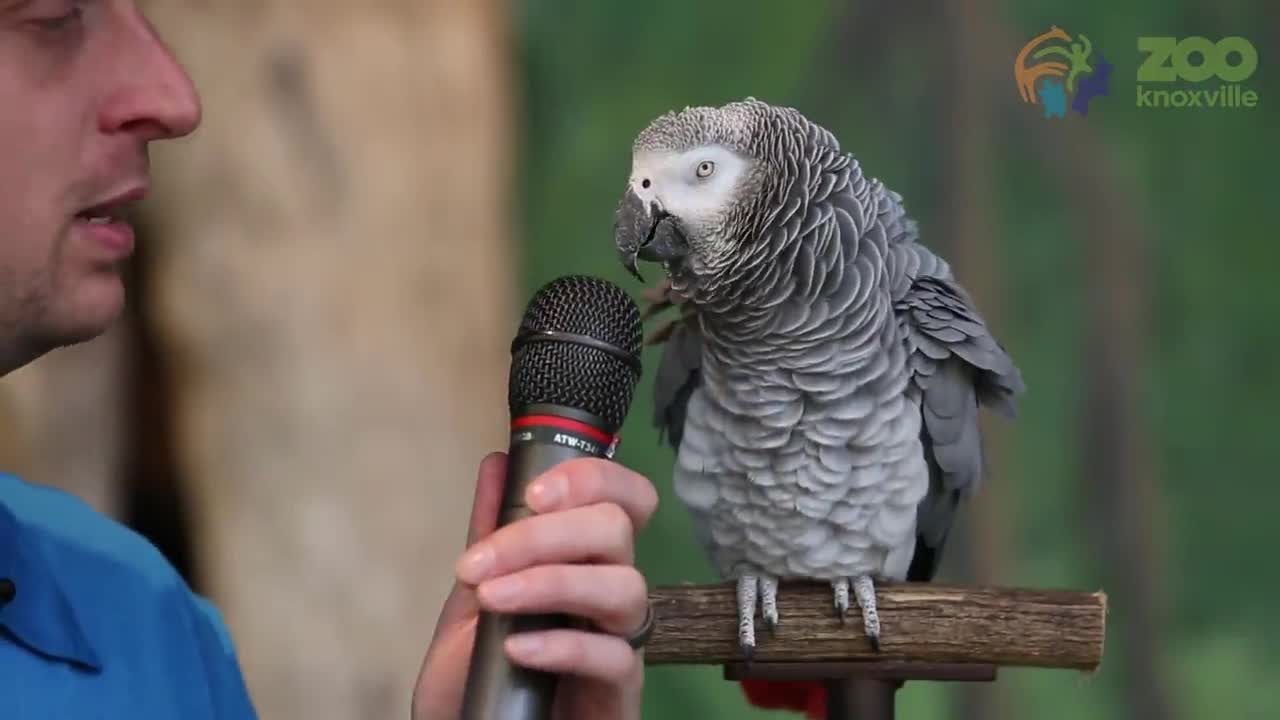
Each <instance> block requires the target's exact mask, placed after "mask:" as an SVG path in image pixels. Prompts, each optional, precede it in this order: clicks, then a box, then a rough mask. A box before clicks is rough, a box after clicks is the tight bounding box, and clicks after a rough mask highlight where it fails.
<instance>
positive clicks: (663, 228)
mask: <svg viewBox="0 0 1280 720" xmlns="http://www.w3.org/2000/svg"><path fill="white" fill-rule="evenodd" d="M613 242H614V245H616V246H617V248H618V256H619V257H620V258H621V259H622V265H623V267H625V268H626V269H627V272H629V273H631V274H632V275H633V276H635V278H636V279H637V280H639V281H640V282H644V277H643V276H641V275H640V270H639V269H638V268H637V267H636V261H637V260H647V261H649V262H666V263H669V262H671V261H674V260H679V259H681V258H683V257H684V256H686V255H688V254H689V243H688V241H687V240H686V239H685V237H684V233H683V232H681V231H680V228H679V224H678V223H677V222H676V219H675V218H674V217H672V216H671V215H669V214H668V213H667V212H666V211H664V210H663V209H662V208H661V207H660V206H658V205H656V204H653V203H647V202H645V201H644V200H643V199H642V198H641V197H640V196H639V195H636V193H635V191H633V190H632V189H631V188H627V191H626V193H624V194H623V196H622V202H621V203H620V204H619V205H618V212H617V216H616V217H615V220H614V224H613Z"/></svg>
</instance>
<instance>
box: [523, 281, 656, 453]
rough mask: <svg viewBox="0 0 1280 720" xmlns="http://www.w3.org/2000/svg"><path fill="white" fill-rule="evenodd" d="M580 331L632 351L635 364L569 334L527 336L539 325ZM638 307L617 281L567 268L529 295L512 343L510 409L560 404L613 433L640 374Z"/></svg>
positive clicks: (543, 328) (540, 329)
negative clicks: (569, 272)
mask: <svg viewBox="0 0 1280 720" xmlns="http://www.w3.org/2000/svg"><path fill="white" fill-rule="evenodd" d="M547 331H551V332H560V333H573V334H576V335H584V336H587V337H590V338H593V339H595V340H597V341H599V342H602V343H605V344H607V345H610V346H612V347H613V348H616V349H617V350H618V351H620V352H622V353H624V354H625V355H626V356H629V357H631V358H634V360H635V363H636V367H632V366H630V365H629V364H628V363H627V362H625V361H624V360H623V359H622V358H619V357H616V356H615V355H613V354H610V353H609V352H606V351H605V350H602V349H600V348H596V347H591V346H589V345H584V344H581V343H577V342H573V341H571V340H567V339H558V338H557V339H540V340H536V341H535V340H530V339H528V337H527V335H528V334H529V333H537V332H547ZM642 335H643V329H642V326H641V321H640V309H639V308H638V307H637V306H636V304H635V302H634V301H633V300H632V299H631V298H630V297H629V296H628V295H627V294H626V292H625V291H623V290H622V289H621V288H619V287H618V286H617V285H614V284H613V283H611V282H609V281H607V280H603V279H600V278H594V277H589V276H583V275H569V276H565V277H561V278H557V279H555V280H552V281H551V282H549V283H547V284H546V285H544V286H543V287H542V288H541V289H539V290H538V291H537V292H536V293H534V296H533V298H532V299H531V300H530V301H529V305H528V307H527V308H526V309H525V314H524V318H523V319H522V320H521V322H520V330H519V333H518V334H517V336H516V340H515V342H514V343H513V344H512V358H511V377H510V381H509V382H508V397H507V401H508V405H509V406H510V409H511V414H512V416H516V415H518V414H520V413H521V412H522V410H523V408H524V407H526V406H528V405H531V404H534V403H549V404H554V405H563V406H566V407H571V408H574V409H577V410H582V411H585V412H588V413H591V414H593V415H595V416H596V417H598V418H600V419H601V420H603V421H604V422H605V423H606V424H607V425H608V427H607V428H604V429H605V430H607V431H609V432H616V431H617V429H618V428H619V427H621V425H622V422H623V420H624V419H625V418H626V415H627V410H628V408H629V407H630V405H631V398H632V394H633V393H634V391H635V386H636V383H637V382H638V381H639V379H640V372H639V370H638V368H639V361H640V346H641V342H642V340H643V337H642Z"/></svg>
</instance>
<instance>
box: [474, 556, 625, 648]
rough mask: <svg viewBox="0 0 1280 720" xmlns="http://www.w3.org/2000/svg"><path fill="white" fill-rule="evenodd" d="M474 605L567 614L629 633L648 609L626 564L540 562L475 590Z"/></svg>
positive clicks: (506, 609) (618, 632) (528, 611)
mask: <svg viewBox="0 0 1280 720" xmlns="http://www.w3.org/2000/svg"><path fill="white" fill-rule="evenodd" d="M476 594H477V597H478V598H479V600H480V606H481V607H483V608H485V609H488V610H493V611H496V612H503V613H567V614H570V615H577V616H579V617H584V618H587V619H588V620H591V621H592V622H594V623H595V624H596V625H597V626H598V627H599V628H600V630H602V631H604V632H607V633H615V634H620V635H625V634H628V633H631V632H633V631H635V629H636V628H638V627H640V624H641V623H643V622H644V620H645V614H646V613H647V612H648V609H649V592H648V585H647V584H646V583H645V579H644V576H643V575H641V574H640V571H638V570H636V569H635V568H634V567H631V566H630V565H540V566H538V567H532V568H529V569H527V570H521V571H520V572H517V573H512V574H510V575H503V576H502V577H497V578H493V579H491V580H486V581H485V582H482V583H480V586H479V587H477V588H476Z"/></svg>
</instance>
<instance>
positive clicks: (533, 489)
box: [525, 458, 658, 530]
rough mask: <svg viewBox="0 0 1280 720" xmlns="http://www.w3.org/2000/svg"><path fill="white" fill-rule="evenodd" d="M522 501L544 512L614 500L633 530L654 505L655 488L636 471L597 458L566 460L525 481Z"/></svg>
mask: <svg viewBox="0 0 1280 720" xmlns="http://www.w3.org/2000/svg"><path fill="white" fill-rule="evenodd" d="M525 502H526V503H528V505H529V507H531V508H533V509H534V511H536V512H540V513H545V512H552V511H554V510H564V509H566V508H571V507H581V506H583V505H594V504H596V503H602V502H608V503H616V504H617V505H618V506H619V507H621V508H622V509H623V510H625V511H626V513H627V515H628V516H629V517H630V518H631V525H632V527H634V528H635V529H636V530H640V529H642V528H644V526H645V525H646V524H647V523H648V522H649V518H650V517H652V516H653V513H654V511H655V510H656V509H657V507H658V491H657V490H655V489H654V487H653V483H651V482H649V479H648V478H646V477H645V476H643V475H641V474H640V473H637V472H635V471H634V470H630V469H628V468H626V467H625V466H623V465H619V464H618V463H615V462H611V461H608V460H602V459H599V458H579V459H574V460H566V461H565V462H562V463H560V464H558V465H556V466H555V467H553V468H551V469H550V470H548V471H547V472H545V473H543V474H542V476H541V477H539V478H537V479H536V480H534V481H533V482H531V483H529V488H528V490H527V491H526V492H525Z"/></svg>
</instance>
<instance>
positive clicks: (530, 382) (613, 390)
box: [462, 275, 642, 720]
mask: <svg viewBox="0 0 1280 720" xmlns="http://www.w3.org/2000/svg"><path fill="white" fill-rule="evenodd" d="M641 341H642V331H641V320H640V310H639V308H638V307H636V304H635V302H634V301H632V299H631V298H630V297H629V296H628V295H627V294H626V292H624V291H623V290H622V289H621V288H619V287H618V286H616V285H614V284H612V283H610V282H608V281H606V280H602V279H599V278H593V277H588V276H583V275H569V276H565V277H560V278H557V279H555V280H552V281H551V282H549V283H547V284H546V285H544V286H543V287H542V288H540V289H539V290H538V291H537V292H536V293H534V296H533V298H532V299H530V301H529V305H528V306H527V307H526V309H525V314H524V318H523V319H522V320H521V323H520V328H519V330H518V331H517V334H516V337H515V339H514V340H513V341H512V343H511V371H510V376H509V378H508V387H507V404H508V407H509V409H510V412H511V438H510V448H509V454H508V461H507V476H506V488H505V490H504V492H503V497H502V506H501V510H500V511H499V516H498V526H499V527H501V526H503V525H507V524H509V523H512V522H515V521H516V520H519V519H521V518H524V517H527V516H529V515H532V514H533V511H532V510H530V509H529V508H528V507H527V506H526V505H525V504H524V493H525V488H526V487H527V486H528V484H529V482H530V481H532V480H533V479H534V478H536V477H537V476H539V475H541V474H542V473H543V472H545V471H546V470H548V469H550V468H551V467H552V466H553V465H557V464H559V463H561V462H563V461H565V460H570V459H573V458H580V457H598V458H610V459H612V457H613V453H614V450H615V449H616V448H617V444H618V430H619V429H620V428H621V427H622V422H623V420H624V419H625V418H626V415H627V409H628V408H629V407H630V405H631V397H632V393H633V392H634V390H635V386H636V383H637V382H638V381H639V379H640V375H641V364H640V345H641ZM568 624H569V618H568V617H567V616H564V615H531V614H511V615H507V614H499V613H490V612H485V611H482V612H481V613H480V617H479V620H478V622H477V624H476V640H475V648H474V650H473V651H472V655H471V667H470V670H469V672H468V675H467V682H466V686H465V689H464V691H463V693H464V694H463V700H462V718H463V720H546V719H548V718H550V717H551V704H552V700H553V699H554V698H555V689H556V681H557V678H556V676H555V675H554V674H552V673H548V672H544V671H540V670H533V669H530V668H525V667H521V666H519V665H516V664H515V663H513V662H511V661H510V660H508V659H507V657H506V655H505V653H504V652H503V649H502V646H503V642H504V641H505V640H506V638H507V637H508V636H509V635H511V634H514V633H519V632H525V631H531V630H545V629H551V628H557V627H566V626H568Z"/></svg>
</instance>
